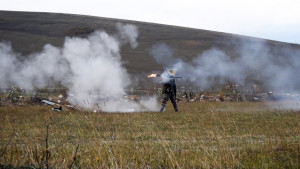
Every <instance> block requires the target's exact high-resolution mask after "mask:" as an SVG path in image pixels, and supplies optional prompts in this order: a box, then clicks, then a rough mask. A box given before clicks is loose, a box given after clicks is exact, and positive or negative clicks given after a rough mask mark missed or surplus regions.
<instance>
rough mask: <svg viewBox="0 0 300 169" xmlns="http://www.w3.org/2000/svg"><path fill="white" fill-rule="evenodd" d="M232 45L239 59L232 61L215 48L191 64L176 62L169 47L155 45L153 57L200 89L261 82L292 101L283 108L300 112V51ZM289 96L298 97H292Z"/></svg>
mask: <svg viewBox="0 0 300 169" xmlns="http://www.w3.org/2000/svg"><path fill="white" fill-rule="evenodd" d="M232 44H233V46H235V49H236V52H237V54H238V57H231V56H229V55H227V54H226V53H225V52H224V51H222V50H220V49H217V48H212V49H209V50H206V51H204V52H202V53H201V54H199V55H198V56H197V57H195V58H194V59H193V60H192V61H191V62H189V63H188V62H184V61H182V60H180V59H178V58H175V57H174V49H171V48H170V47H168V46H167V45H166V44H158V45H154V46H153V48H152V50H151V52H150V53H151V54H152V55H153V57H154V59H155V60H156V61H157V63H161V64H162V65H163V66H164V67H165V68H166V69H175V70H176V72H177V73H178V74H180V75H182V76H183V78H184V80H186V81H189V82H191V83H192V84H194V85H195V86H198V87H199V89H209V88H211V87H212V86H215V85H222V84H226V83H227V81H228V80H229V81H231V82H235V83H236V84H239V85H241V86H244V87H245V86H249V84H251V86H252V83H256V82H259V83H260V84H262V85H263V86H264V87H265V88H267V89H268V90H269V92H273V94H275V95H274V96H275V97H276V95H278V96H280V97H278V98H280V99H282V100H288V101H286V102H284V104H281V103H279V107H280V108H282V109H297V110H299V109H300V106H299V103H300V96H299V92H300V73H299V70H300V50H296V49H291V48H288V47H282V48H274V47H273V48H271V47H270V46H268V45H267V44H266V43H265V42H264V41H260V42H257V41H256V42H250V41H247V42H246V41H240V42H233V43H232ZM236 46H238V47H236ZM288 93H291V94H292V95H294V96H295V97H290V96H289V94H288ZM291 94H290V95H291ZM282 103H283V102H282ZM274 105H277V104H274V103H273V104H272V105H271V106H272V107H274V108H278V105H277V106H274ZM283 105H284V106H283Z"/></svg>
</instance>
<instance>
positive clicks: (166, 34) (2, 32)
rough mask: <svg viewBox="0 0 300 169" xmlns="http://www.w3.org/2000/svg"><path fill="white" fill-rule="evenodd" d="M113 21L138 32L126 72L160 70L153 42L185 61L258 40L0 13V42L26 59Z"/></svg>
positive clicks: (126, 54)
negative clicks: (151, 53) (238, 42)
mask: <svg viewBox="0 0 300 169" xmlns="http://www.w3.org/2000/svg"><path fill="white" fill-rule="evenodd" d="M117 22H122V23H130V24H134V25H136V26H137V27H138V29H139V37H138V42H139V46H138V48H136V49H131V48H130V47H129V45H128V46H124V47H123V48H122V50H121V55H122V59H123V61H124V63H125V66H126V68H127V70H128V71H129V72H130V73H142V72H145V73H149V72H151V71H154V70H162V67H161V65H159V64H157V63H156V62H155V61H154V59H153V58H152V57H151V56H150V54H149V51H150V49H151V47H152V45H154V44H157V43H166V44H167V45H168V46H170V47H171V48H173V49H175V50H176V52H175V55H176V57H180V58H181V59H183V60H185V61H189V60H191V59H192V58H193V57H196V56H197V54H199V53H201V52H203V51H204V50H207V49H210V48H212V47H216V48H218V49H221V50H223V51H225V52H226V53H227V54H228V55H230V56H233V57H234V56H235V55H236V52H235V48H237V47H238V44H237V43H234V42H237V41H239V40H243V41H253V42H255V41H261V40H262V39H258V38H252V37H246V36H240V35H234V34H227V33H221V32H213V31H207V30H200V29H191V28H184V27H176V26H168V25H161V24H153V23H145V22H136V21H128V20H118V19H109V18H101V17H93V16H82V15H71V14H58V13H36V12H13V11H0V41H9V42H11V44H12V47H13V49H14V50H15V51H16V52H19V53H22V54H23V55H25V56H26V55H28V54H31V53H34V52H39V51H41V50H42V48H43V46H44V45H45V44H47V43H50V44H52V45H54V46H58V47H61V46H62V45H63V42H64V38H65V37H66V36H79V37H86V36H87V35H88V34H90V33H91V32H93V31H94V30H105V31H106V32H108V33H110V34H113V33H114V32H115V31H116V29H115V26H116V23H117ZM267 44H268V45H269V46H270V47H271V48H274V49H275V48H281V47H292V48H298V49H300V46H299V45H296V44H288V43H282V42H277V41H267Z"/></svg>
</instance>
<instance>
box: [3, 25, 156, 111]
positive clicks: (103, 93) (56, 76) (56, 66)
mask: <svg viewBox="0 0 300 169" xmlns="http://www.w3.org/2000/svg"><path fill="white" fill-rule="evenodd" d="M116 29H117V33H116V34H115V35H109V34H107V33H106V32H104V31H96V32H94V33H92V34H91V35H89V36H88V37H87V38H78V37H68V38H66V39H65V42H64V45H63V47H62V48H57V47H54V46H52V45H49V44H48V45H45V46H44V49H43V51H42V52H40V53H37V54H32V55H30V56H29V57H27V58H28V59H26V60H24V58H25V57H24V56H21V55H19V54H16V53H14V52H13V49H12V48H11V45H10V44H9V43H0V59H1V62H0V78H1V81H0V87H2V88H7V87H10V86H12V85H16V86H19V87H23V88H25V89H33V88H35V87H45V86H48V85H49V84H50V82H55V83H57V82H59V83H61V84H62V85H64V86H65V87H67V88H68V92H69V95H70V96H72V97H69V100H70V102H71V103H73V104H75V105H79V106H81V107H83V108H86V109H92V108H93V109H96V108H97V109H101V110H102V111H105V112H136V111H156V110H158V106H157V105H156V104H157V102H156V99H155V98H150V99H149V100H143V101H141V103H140V104H137V103H136V102H131V101H129V100H127V99H124V97H123V95H125V94H126V93H125V90H124V89H125V88H126V87H127V86H128V85H129V84H130V80H129V79H130V78H129V75H128V73H127V70H126V69H125V68H124V67H123V66H122V62H121V55H120V49H121V46H122V45H125V44H127V43H129V44H130V45H131V47H132V48H136V47H137V46H138V42H137V41H136V39H137V37H138V29H137V27H136V26H134V25H124V24H121V23H118V24H117V27H116ZM145 103H147V104H148V105H149V104H152V105H153V106H152V107H147V106H145ZM98 107H99V108H98Z"/></svg>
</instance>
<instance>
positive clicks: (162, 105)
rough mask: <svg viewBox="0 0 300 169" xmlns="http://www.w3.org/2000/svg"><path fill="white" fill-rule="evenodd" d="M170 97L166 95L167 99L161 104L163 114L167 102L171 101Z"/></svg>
mask: <svg viewBox="0 0 300 169" xmlns="http://www.w3.org/2000/svg"><path fill="white" fill-rule="evenodd" d="M169 97H170V96H169V95H167V94H165V97H164V98H163V100H162V102H161V108H160V112H162V111H163V110H164V108H165V106H166V103H167V101H168V100H169Z"/></svg>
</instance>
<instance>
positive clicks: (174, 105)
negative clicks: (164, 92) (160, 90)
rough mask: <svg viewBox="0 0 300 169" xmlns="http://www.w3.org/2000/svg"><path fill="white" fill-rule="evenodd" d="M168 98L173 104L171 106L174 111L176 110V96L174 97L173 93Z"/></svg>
mask: <svg viewBox="0 0 300 169" xmlns="http://www.w3.org/2000/svg"><path fill="white" fill-rule="evenodd" d="M170 100H171V102H172V104H173V107H174V109H175V111H178V108H177V103H176V98H175V95H174V94H173V95H171V97H170Z"/></svg>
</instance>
